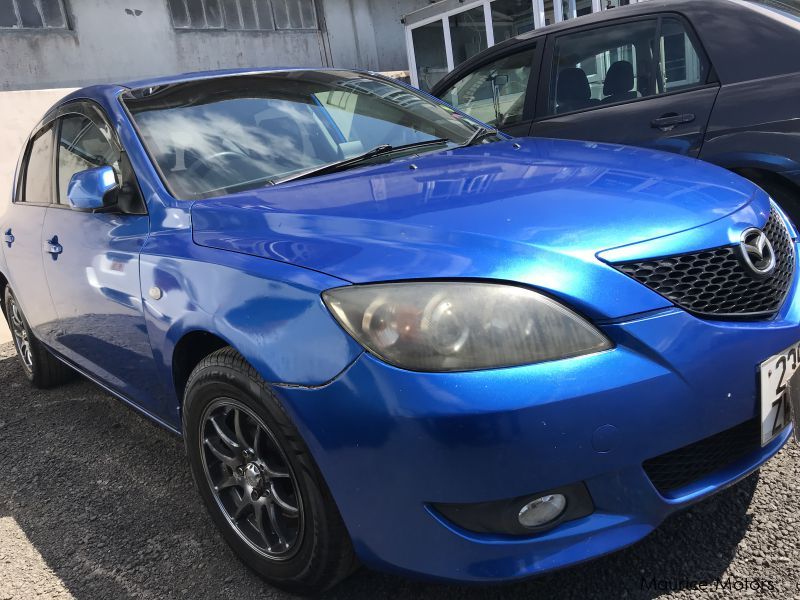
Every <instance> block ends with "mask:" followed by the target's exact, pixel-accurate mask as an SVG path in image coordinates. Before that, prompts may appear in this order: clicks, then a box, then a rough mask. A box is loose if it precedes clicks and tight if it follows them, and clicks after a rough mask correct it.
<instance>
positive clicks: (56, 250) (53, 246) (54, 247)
mask: <svg viewBox="0 0 800 600" xmlns="http://www.w3.org/2000/svg"><path fill="white" fill-rule="evenodd" d="M44 251H45V252H47V253H48V254H52V255H54V256H55V255H56V254H61V253H62V252H63V251H64V247H63V246H62V245H61V244H59V243H58V238H57V237H54V238H53V239H52V240H47V242H45V244H44Z"/></svg>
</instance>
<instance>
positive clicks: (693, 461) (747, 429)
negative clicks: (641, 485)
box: [642, 419, 761, 495]
mask: <svg viewBox="0 0 800 600" xmlns="http://www.w3.org/2000/svg"><path fill="white" fill-rule="evenodd" d="M760 447H761V423H760V422H759V420H758V419H751V420H750V421H745V422H744V423H742V424H741V425H737V426H736V427H733V428H731V429H726V430H725V431H723V432H721V433H717V434H716V435H712V436H711V437H707V438H705V439H703V440H700V441H699V442H695V443H694V444H689V445H688V446H684V447H683V448H678V449H677V450H673V451H672V452H667V453H666V454H662V455H661V456H656V457H655V458H651V459H649V460H646V461H645V462H644V464H643V465H642V466H643V467H644V471H645V473H647V476H648V477H649V478H650V481H652V482H653V485H654V486H655V488H656V489H657V490H658V491H659V493H661V494H662V495H669V493H670V492H672V491H674V490H677V489H679V488H682V487H684V486H686V485H688V484H690V483H692V482H695V481H698V480H699V479H702V478H703V477H705V476H706V475H709V474H710V473H713V472H714V471H718V470H720V469H722V468H724V467H726V466H728V465H730V464H733V463H734V462H736V461H737V460H738V459H740V458H742V457H743V456H745V455H747V454H749V453H750V452H753V451H755V450H758V449H759V448H760Z"/></svg>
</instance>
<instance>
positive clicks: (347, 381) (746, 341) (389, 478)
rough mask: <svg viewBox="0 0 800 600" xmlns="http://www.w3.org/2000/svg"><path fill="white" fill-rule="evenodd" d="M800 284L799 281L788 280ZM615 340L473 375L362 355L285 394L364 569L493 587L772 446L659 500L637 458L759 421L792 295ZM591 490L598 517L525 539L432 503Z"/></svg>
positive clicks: (736, 468)
mask: <svg viewBox="0 0 800 600" xmlns="http://www.w3.org/2000/svg"><path fill="white" fill-rule="evenodd" d="M795 286H796V283H795ZM603 330H604V332H605V333H606V335H608V336H609V338H611V339H612V340H613V341H614V342H615V344H616V347H615V348H614V349H613V350H609V351H606V352H602V353H599V354H595V355H591V356H584V357H579V358H574V359H568V360H562V361H556V362H551V363H544V364H539V365H531V366H525V367H516V368H509V369H498V370H492V371H479V372H470V373H412V372H408V371H404V370H401V369H396V368H393V367H391V366H388V365H386V364H384V363H382V362H381V361H379V360H377V359H375V358H373V357H372V356H370V355H368V354H363V355H362V356H361V357H360V358H359V359H358V360H356V362H355V363H354V364H353V365H351V367H350V368H349V369H348V370H347V371H346V372H345V373H343V374H342V375H341V376H339V377H338V378H337V379H336V380H334V381H333V382H331V383H330V384H328V385H326V386H323V387H320V388H314V389H309V388H297V387H295V388H278V393H279V394H280V396H281V397H282V399H283V400H284V403H285V405H286V406H287V408H288V409H289V411H290V412H291V413H292V414H293V417H294V419H295V422H296V423H297V424H298V427H299V428H300V431H301V433H302V434H303V436H304V438H305V440H306V442H307V443H308V445H309V447H310V449H311V451H312V453H313V455H314V457H315V459H316V460H317V463H318V465H319V467H320V469H321V471H322V473H323V475H324V476H325V478H326V481H327V483H328V485H329V487H330V489H331V492H332V493H333V496H334V499H335V500H336V503H337V505H338V507H339V509H340V511H341V514H342V517H343V518H344V521H345V523H346V525H347V527H348V530H349V532H350V535H351V537H352V539H353V543H354V545H355V548H356V551H357V553H358V555H359V557H360V558H361V560H362V561H363V562H364V563H366V564H368V565H370V566H372V567H377V568H383V569H390V570H394V571H398V572H403V573H407V574H415V575H420V576H425V577H431V578H438V579H445V580H458V581H499V580H508V579H514V578H520V577H526V576H530V575H534V574H537V573H540V572H543V571H546V570H550V569H555V568H559V567H564V566H567V565H570V564H574V563H577V562H580V561H583V560H586V559H589V558H593V557H596V556H599V555H602V554H605V553H608V552H611V551H613V550H617V549H619V548H622V547H624V546H626V545H629V544H631V543H633V542H635V541H637V540H639V539H641V538H642V537H644V536H645V535H647V534H648V533H650V532H651V531H652V530H653V529H654V528H655V527H656V526H658V524H659V523H661V522H662V521H663V520H664V518H665V517H667V516H668V515H669V514H670V513H672V512H674V511H675V510H678V509H680V508H682V507H685V506H687V505H689V504H690V503H692V502H695V501H697V500H699V499H700V498H703V497H705V496H707V495H709V494H712V493H714V492H716V491H719V490H720V489H722V488H724V487H726V486H728V485H730V484H732V483H734V482H736V481H738V480H740V479H741V478H743V477H745V476H746V475H747V474H749V473H750V472H752V471H753V470H755V469H757V468H758V467H759V466H760V465H761V464H762V463H763V462H765V461H766V460H768V459H769V458H770V457H771V456H772V455H774V454H775V453H776V452H777V451H778V450H779V449H780V448H781V446H782V445H783V444H784V443H785V442H786V440H787V439H788V437H789V435H790V428H787V429H786V430H784V431H783V432H782V433H781V434H780V435H779V436H778V438H776V439H775V440H773V442H772V443H770V444H769V445H768V446H766V447H764V448H758V447H756V448H754V449H753V451H752V452H749V453H747V454H746V455H745V456H743V457H742V458H740V459H738V460H735V461H734V462H732V463H730V464H727V465H726V466H724V467H723V468H721V469H719V470H717V471H715V472H713V473H711V474H709V475H706V476H703V477H702V478H700V479H699V480H696V481H694V482H692V483H691V484H690V485H687V486H685V487H683V488H681V489H679V490H676V492H675V493H670V494H669V495H668V497H667V495H662V494H660V493H659V492H658V491H657V490H656V489H655V487H654V486H653V484H652V483H651V481H650V479H649V478H648V477H647V475H646V473H645V471H644V469H643V467H642V463H643V462H644V461H645V460H647V459H649V458H652V457H654V456H658V455H661V454H664V453H667V452H670V451H672V450H675V449H677V448H681V447H683V446H686V445H688V444H692V443H694V442H697V441H698V440H702V439H704V438H708V437H709V436H712V435H714V434H717V433H719V432H721V431H724V430H726V429H730V428H732V427H734V426H736V425H738V424H740V423H743V422H745V421H748V420H750V419H754V418H758V416H759V413H758V398H757V389H758V388H757V366H758V364H759V363H761V362H762V361H764V360H765V359H767V358H768V357H770V356H772V355H774V354H775V353H777V352H779V351H781V350H783V349H784V348H786V347H788V346H790V345H792V344H794V343H796V342H797V341H798V340H799V339H800V300H798V295H797V293H796V289H793V290H791V291H790V293H789V296H788V298H787V301H786V303H785V304H784V306H783V309H782V310H781V312H780V314H779V315H778V316H777V317H776V318H775V319H773V320H771V321H767V322H750V323H748V322H712V321H704V320H700V319H697V318H695V317H693V316H691V315H689V314H687V313H685V312H683V311H681V310H678V309H667V310H662V311H658V312H654V313H650V314H647V315H642V316H640V318H636V319H631V320H629V321H625V322H615V323H611V324H606V325H604V326H603ZM576 482H584V483H585V485H586V486H587V488H588V490H589V493H590V494H591V498H592V501H593V503H594V512H593V513H592V514H590V515H589V516H586V517H582V518H580V519H577V520H574V521H570V522H566V523H563V524H561V525H559V526H558V527H556V528H555V529H553V530H551V531H549V532H545V533H541V534H538V535H532V536H530V537H510V536H503V535H489V534H478V533H471V532H467V531H464V530H461V529H459V528H458V527H456V526H454V525H452V524H451V523H449V522H447V521H445V520H444V519H443V518H442V517H441V516H439V515H438V514H437V513H436V512H435V511H434V510H433V509H432V508H431V504H435V503H473V502H488V501H494V500H501V499H505V498H512V497H516V496H524V495H530V494H535V493H536V492H538V491H543V490H548V489H553V488H558V487H560V486H564V485H569V484H572V483H576Z"/></svg>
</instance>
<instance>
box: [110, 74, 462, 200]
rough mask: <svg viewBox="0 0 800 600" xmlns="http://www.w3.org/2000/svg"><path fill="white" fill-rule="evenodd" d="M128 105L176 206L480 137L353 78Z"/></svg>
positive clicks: (188, 90)
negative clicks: (385, 153)
mask: <svg viewBox="0 0 800 600" xmlns="http://www.w3.org/2000/svg"><path fill="white" fill-rule="evenodd" d="M125 103H126V105H127V106H128V107H129V108H130V110H131V113H132V114H133V116H134V120H135V121H136V124H137V125H138V127H139V131H140V132H141V134H142V137H143V139H144V142H145V145H146V146H147V148H148V150H149V152H150V155H151V156H152V157H153V159H154V160H155V162H156V163H157V165H158V167H159V168H160V170H161V172H162V174H163V176H164V178H165V179H166V180H167V182H168V184H169V186H170V188H171V189H172V191H173V193H174V194H175V195H176V196H177V197H179V198H197V197H209V196H215V195H216V196H219V195H223V194H226V193H231V192H235V191H241V190H246V189H252V188H256V187H263V186H265V185H272V184H273V183H275V182H276V181H278V180H280V179H283V178H285V177H290V176H293V175H299V174H301V173H303V172H305V171H311V170H313V169H315V168H318V167H321V166H324V165H330V164H332V163H335V162H338V161H341V160H344V159H346V158H350V157H353V156H355V155H358V154H362V153H364V152H366V151H368V150H371V149H373V148H375V147H378V146H384V145H389V146H392V147H398V146H404V145H407V144H414V143H418V142H426V141H431V140H437V139H443V140H444V141H443V142H442V144H441V146H437V147H439V148H440V149H444V148H445V147H447V146H450V147H452V146H453V145H455V144H463V143H464V142H466V141H467V140H468V139H470V137H471V136H472V134H473V133H474V132H475V130H476V125H475V124H473V123H472V122H471V121H470V120H467V119H465V118H463V117H462V115H460V114H458V113H455V112H454V111H452V110H451V109H449V108H446V107H444V106H443V105H442V104H439V103H438V102H434V101H432V100H430V99H428V98H427V97H426V96H423V95H422V94H419V93H417V92H415V91H413V90H410V89H408V88H406V87H403V86H401V85H399V84H396V83H394V82H392V81H388V80H384V79H378V78H375V77H370V76H368V75H364V74H360V73H352V72H347V71H330V72H325V71H307V72H302V71H295V72H291V71H289V72H278V73H269V74H264V75H259V76H253V77H243V76H240V77H228V78H217V79H211V80H205V81H196V82H189V83H184V84H177V85H174V86H165V87H164V88H162V89H160V90H159V91H157V92H156V93H154V94H150V95H146V96H144V97H142V98H138V99H137V98H127V99H126V100H125Z"/></svg>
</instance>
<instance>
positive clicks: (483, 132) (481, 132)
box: [461, 126, 500, 148]
mask: <svg viewBox="0 0 800 600" xmlns="http://www.w3.org/2000/svg"><path fill="white" fill-rule="evenodd" d="M499 133H500V132H499V131H497V129H490V128H489V127H483V126H481V127H478V129H476V130H475V133H473V134H472V135H471V136H470V138H469V139H468V140H467V141H466V142H464V144H463V145H462V146H461V147H462V148H466V147H467V146H474V145H475V144H477V143H478V142H479V141H480V140H482V139H483V138H485V137H486V136H489V135H498V134H499Z"/></svg>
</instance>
